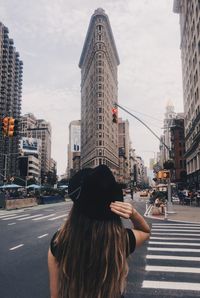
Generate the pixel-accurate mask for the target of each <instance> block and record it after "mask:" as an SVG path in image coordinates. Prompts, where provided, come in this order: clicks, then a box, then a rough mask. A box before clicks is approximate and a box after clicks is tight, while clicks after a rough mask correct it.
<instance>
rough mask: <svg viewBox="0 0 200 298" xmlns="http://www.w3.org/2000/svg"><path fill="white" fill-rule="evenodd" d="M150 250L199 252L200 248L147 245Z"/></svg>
mask: <svg viewBox="0 0 200 298" xmlns="http://www.w3.org/2000/svg"><path fill="white" fill-rule="evenodd" d="M147 250H151V251H178V252H200V249H193V248H170V247H147Z"/></svg>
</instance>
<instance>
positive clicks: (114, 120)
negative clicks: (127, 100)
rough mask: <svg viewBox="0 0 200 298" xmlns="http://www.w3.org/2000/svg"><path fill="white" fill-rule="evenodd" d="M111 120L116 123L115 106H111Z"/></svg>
mask: <svg viewBox="0 0 200 298" xmlns="http://www.w3.org/2000/svg"><path fill="white" fill-rule="evenodd" d="M112 122H113V123H117V108H112Z"/></svg>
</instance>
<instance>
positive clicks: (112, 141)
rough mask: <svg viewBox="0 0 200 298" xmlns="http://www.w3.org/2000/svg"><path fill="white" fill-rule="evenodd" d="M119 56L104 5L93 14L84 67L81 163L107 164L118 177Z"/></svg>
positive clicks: (81, 66)
mask: <svg viewBox="0 0 200 298" xmlns="http://www.w3.org/2000/svg"><path fill="white" fill-rule="evenodd" d="M119 63H120V62H119V57H118V53H117V49H116V45H115V41H114V37H113V33H112V29H111V26H110V22H109V19H108V16H107V15H106V14H105V11H104V10H103V9H102V8H98V9H97V10H95V12H94V14H93V15H92V17H91V20H90V24H89V28H88V31H87V35H86V39H85V42H84V46H83V50H82V54H81V57H80V61H79V67H80V68H81V167H82V168H84V167H95V166H97V165H99V164H106V165H107V166H109V167H110V169H111V170H112V171H113V173H114V175H115V176H116V177H117V176H118V174H119V173H118V172H119V158H118V125H117V123H113V122H112V107H113V106H114V103H115V102H117V100H118V80H117V66H118V65H119Z"/></svg>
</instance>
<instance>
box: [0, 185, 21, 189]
mask: <svg viewBox="0 0 200 298" xmlns="http://www.w3.org/2000/svg"><path fill="white" fill-rule="evenodd" d="M20 187H23V186H21V185H17V184H6V185H2V186H0V188H3V189H6V188H20Z"/></svg>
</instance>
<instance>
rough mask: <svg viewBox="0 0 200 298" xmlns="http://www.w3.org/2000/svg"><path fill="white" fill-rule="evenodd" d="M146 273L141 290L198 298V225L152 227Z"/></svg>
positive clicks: (176, 224) (199, 269)
mask: <svg viewBox="0 0 200 298" xmlns="http://www.w3.org/2000/svg"><path fill="white" fill-rule="evenodd" d="M145 272H146V273H145V279H144V280H143V283H142V288H143V289H149V290H150V289H153V290H155V291H157V290H162V289H163V290H165V293H166V291H167V290H169V291H170V296H172V293H173V291H174V293H176V292H177V291H184V292H185V295H184V297H190V294H194V295H195V296H196V297H200V282H199V281H200V224H193V223H153V224H152V230H151V237H150V240H149V243H148V247H147V255H146V267H145ZM181 297H182V296H181Z"/></svg>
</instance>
